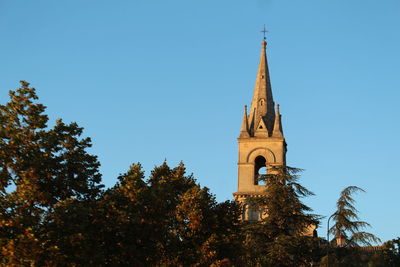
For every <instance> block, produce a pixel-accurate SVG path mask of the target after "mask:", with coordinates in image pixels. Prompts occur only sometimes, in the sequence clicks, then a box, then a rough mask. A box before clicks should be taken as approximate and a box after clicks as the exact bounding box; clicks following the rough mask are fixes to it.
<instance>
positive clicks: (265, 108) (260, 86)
mask: <svg viewBox="0 0 400 267" xmlns="http://www.w3.org/2000/svg"><path fill="white" fill-rule="evenodd" d="M266 46H267V42H266V41H262V47H261V57H260V64H259V65H258V72H257V77H256V84H255V87H254V94H253V100H252V101H251V113H250V120H251V121H254V122H252V123H251V125H250V132H253V133H254V132H255V130H256V127H257V126H258V124H259V122H260V118H263V119H264V121H265V124H266V126H267V129H268V130H269V131H272V127H273V124H274V118H275V109H274V100H273V97H272V90H271V82H270V78H269V70H268V62H267V53H266Z"/></svg>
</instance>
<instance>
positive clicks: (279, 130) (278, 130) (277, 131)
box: [272, 104, 283, 138]
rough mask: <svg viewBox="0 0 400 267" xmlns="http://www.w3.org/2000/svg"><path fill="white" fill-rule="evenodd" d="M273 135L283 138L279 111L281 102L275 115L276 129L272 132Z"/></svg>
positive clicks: (277, 105)
mask: <svg viewBox="0 0 400 267" xmlns="http://www.w3.org/2000/svg"><path fill="white" fill-rule="evenodd" d="M272 136H273V137H278V138H283V131H282V123H281V113H280V111H279V104H276V115H275V122H274V130H273V132H272Z"/></svg>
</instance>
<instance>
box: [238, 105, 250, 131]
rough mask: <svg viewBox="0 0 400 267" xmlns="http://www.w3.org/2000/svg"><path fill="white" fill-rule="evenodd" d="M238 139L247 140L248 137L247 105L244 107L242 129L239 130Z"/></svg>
mask: <svg viewBox="0 0 400 267" xmlns="http://www.w3.org/2000/svg"><path fill="white" fill-rule="evenodd" d="M239 137H241V138H249V137H250V134H249V122H248V116H247V105H244V111H243V119H242V129H240V135H239Z"/></svg>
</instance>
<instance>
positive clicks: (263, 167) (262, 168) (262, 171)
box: [254, 156, 267, 185]
mask: <svg viewBox="0 0 400 267" xmlns="http://www.w3.org/2000/svg"><path fill="white" fill-rule="evenodd" d="M266 174H267V161H266V160H265V158H264V157H263V156H258V157H256V159H255V160H254V185H265V184H266V181H265V180H264V181H260V177H264V179H265V175H266Z"/></svg>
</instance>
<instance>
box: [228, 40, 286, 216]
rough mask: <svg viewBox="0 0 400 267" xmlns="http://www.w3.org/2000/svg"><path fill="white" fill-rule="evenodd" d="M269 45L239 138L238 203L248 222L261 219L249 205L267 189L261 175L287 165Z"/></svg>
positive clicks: (235, 195)
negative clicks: (270, 71) (240, 204)
mask: <svg viewBox="0 0 400 267" xmlns="http://www.w3.org/2000/svg"><path fill="white" fill-rule="evenodd" d="M266 46H267V42H266V41H263V42H262V46H261V57H260V64H259V66H258V72H257V77H256V83H255V87H254V94H253V99H252V101H251V106H250V110H249V114H248V111H247V106H245V107H244V112H243V120H242V128H241V130H240V135H239V138H238V143H239V160H238V189H237V192H236V193H234V194H233V195H234V197H235V199H236V200H238V201H240V202H242V203H244V204H245V210H244V214H243V218H242V219H244V220H258V219H259V218H260V216H261V213H260V211H257V210H254V209H252V208H251V207H250V206H249V205H247V204H246V202H247V200H248V199H249V198H252V197H257V196H259V195H261V194H262V193H263V191H264V190H265V186H266V185H265V184H261V183H259V181H258V177H259V175H262V174H266V172H268V169H270V167H271V166H274V165H275V166H276V165H285V164H286V142H285V138H284V136H283V131H282V124H281V115H280V113H279V105H276V110H275V103H274V99H273V97H272V89H271V82H270V77H269V71H268V62H267V55H266Z"/></svg>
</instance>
